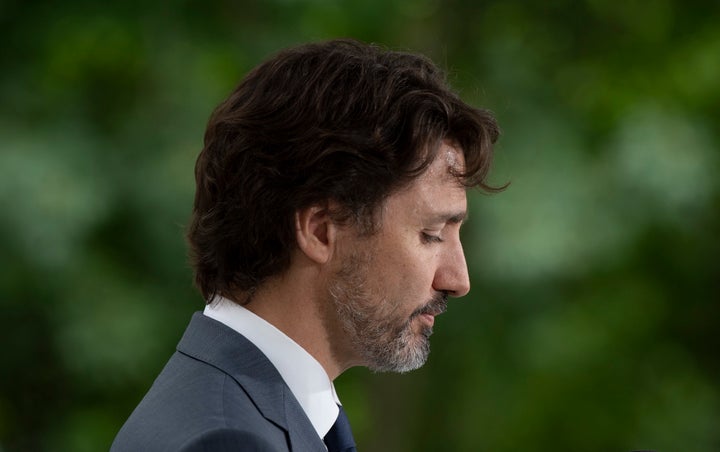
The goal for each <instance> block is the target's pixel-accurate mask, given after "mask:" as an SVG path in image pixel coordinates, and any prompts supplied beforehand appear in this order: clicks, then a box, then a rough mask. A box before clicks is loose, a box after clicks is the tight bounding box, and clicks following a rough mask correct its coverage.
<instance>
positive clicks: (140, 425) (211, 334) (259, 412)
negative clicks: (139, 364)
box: [111, 313, 326, 452]
mask: <svg viewBox="0 0 720 452" xmlns="http://www.w3.org/2000/svg"><path fill="white" fill-rule="evenodd" d="M111 451H112V452H125V451H128V452H130V451H132V452H138V451H153V452H155V451H188V452H189V451H243V452H244V451H263V452H266V451H267V452H270V451H272V452H279V451H293V452H325V451H326V448H325V446H324V444H323V442H322V440H321V439H320V437H319V436H318V434H317V432H316V431H315V429H314V428H313V426H312V424H311V423H310V420H309V419H308V418H307V416H306V415H305V413H304V411H303V410H302V408H301V407H300V404H299V403H298V401H297V399H295V397H294V396H293V394H292V393H291V392H290V389H289V388H288V386H287V385H286V384H285V382H284V381H283V379H282V377H280V374H279V373H278V371H277V370H276V369H275V367H274V366H273V365H272V364H271V363H270V361H268V359H267V358H266V357H265V355H263V353H262V352H260V350H258V348H257V347H255V346H254V345H253V344H252V343H251V342H250V341H248V340H247V339H245V337H243V336H242V335H241V334H239V333H237V332H236V331H234V330H233V329H231V328H229V327H227V326H225V325H223V324H222V323H220V322H218V321H216V320H213V319H211V318H209V317H206V316H204V315H202V314H201V313H196V314H194V315H193V318H192V320H191V321H190V325H189V326H188V328H187V330H186V331H185V334H184V335H183V338H182V339H181V340H180V343H179V344H178V346H177V352H176V353H175V354H174V355H173V356H172V357H171V358H170V361H169V362H168V363H167V365H166V366H165V368H164V369H163V371H162V372H161V373H160V375H159V376H158V378H157V379H156V380H155V383H153V386H152V387H151V388H150V391H148V393H147V394H146V395H145V398H143V400H142V401H141V402H140V404H139V405H138V406H137V408H135V411H133V413H132V415H130V418H129V419H128V420H127V422H126V423H125V425H124V426H123V427H122V429H120V432H119V433H118V435H117V437H116V438H115V441H114V442H113V445H112V448H111Z"/></svg>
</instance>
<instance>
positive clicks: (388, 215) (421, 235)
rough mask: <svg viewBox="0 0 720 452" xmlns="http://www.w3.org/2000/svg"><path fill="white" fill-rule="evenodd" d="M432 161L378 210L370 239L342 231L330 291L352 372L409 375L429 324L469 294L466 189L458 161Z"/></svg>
mask: <svg viewBox="0 0 720 452" xmlns="http://www.w3.org/2000/svg"><path fill="white" fill-rule="evenodd" d="M437 155H438V156H437V158H436V159H435V160H434V161H433V162H432V163H431V164H430V166H429V167H428V168H427V170H426V171H425V172H424V173H423V174H422V175H421V176H420V177H418V178H417V179H416V180H415V181H414V182H413V183H412V184H410V185H409V186H408V187H406V188H405V189H403V190H401V191H399V192H397V193H395V194H393V195H391V196H390V197H389V198H388V199H387V200H386V202H385V203H384V205H383V207H382V212H381V226H380V229H379V230H378V231H377V233H376V234H374V235H372V236H370V237H363V236H360V235H358V233H357V231H355V229H354V228H352V227H348V228H345V229H344V230H343V234H344V237H343V240H344V242H343V243H345V245H344V246H343V249H342V250H341V257H340V263H339V265H338V268H337V270H336V271H335V273H334V275H333V277H332V278H331V281H330V282H329V284H328V292H329V298H330V300H331V301H332V303H333V305H334V307H335V311H336V313H337V318H338V319H339V323H340V326H341V329H342V331H343V333H344V342H345V343H346V344H347V347H348V348H349V350H351V354H352V357H351V358H350V361H351V365H362V366H366V367H368V368H370V369H371V370H374V371H392V372H407V371H410V370H413V369H417V368H419V367H421V366H422V365H423V364H424V363H425V361H426V360H427V357H428V354H429V352H430V343H429V337H430V335H431V334H432V327H433V324H434V320H435V316H436V315H439V314H441V313H442V312H444V311H445V308H446V306H447V297H448V296H455V297H459V296H463V295H465V294H467V292H468V291H469V289H470V282H469V278H468V272H467V265H466V263H465V256H464V253H463V249H462V244H461V243H460V226H461V225H462V222H463V220H464V218H465V216H466V211H467V199H466V195H465V187H463V186H462V185H461V184H460V183H459V181H458V180H457V178H456V177H455V176H453V175H452V174H451V170H452V169H456V170H458V169H462V165H463V163H464V161H463V155H462V153H461V152H459V151H458V150H457V149H455V148H453V147H452V146H451V145H450V144H449V143H443V144H442V146H441V149H440V150H439V153H438V154H437Z"/></svg>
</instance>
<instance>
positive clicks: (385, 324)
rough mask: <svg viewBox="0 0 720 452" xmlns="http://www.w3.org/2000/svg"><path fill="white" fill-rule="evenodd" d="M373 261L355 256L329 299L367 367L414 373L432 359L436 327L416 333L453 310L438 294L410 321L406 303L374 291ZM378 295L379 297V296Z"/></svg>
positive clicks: (332, 284) (336, 279)
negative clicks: (426, 319) (426, 320)
mask: <svg viewBox="0 0 720 452" xmlns="http://www.w3.org/2000/svg"><path fill="white" fill-rule="evenodd" d="M370 265H371V259H370V258H369V256H359V255H353V256H351V257H349V258H348V259H347V260H346V262H344V263H343V265H342V267H341V268H340V270H339V271H338V272H337V273H336V274H335V277H334V278H333V280H332V281H331V282H330V286H329V295H330V299H331V301H332V304H333V306H334V308H335V312H336V314H337V318H338V319H339V320H340V324H341V326H342V329H343V332H344V333H345V335H346V337H347V338H348V339H349V343H350V346H351V347H352V349H353V351H354V352H355V353H356V354H357V355H358V356H359V357H360V359H361V361H362V364H363V365H365V366H366V367H368V368H369V369H370V370H372V371H375V372H400V373H403V372H408V371H411V370H415V369H417V368H419V367H422V365H423V364H425V361H427V358H428V355H429V354H430V335H431V334H432V331H433V330H432V327H430V326H428V325H424V324H423V325H421V326H420V328H421V329H420V331H419V332H415V331H414V330H413V321H414V320H415V318H416V317H418V316H420V315H422V314H432V315H438V314H441V313H443V312H445V309H446V308H447V294H445V293H443V292H438V293H437V294H436V295H435V296H434V297H433V298H432V299H431V300H429V301H428V302H427V303H425V304H424V305H423V306H421V307H420V308H418V309H416V310H415V311H413V312H412V313H411V314H410V316H406V315H404V314H402V313H398V312H397V310H398V308H401V307H402V306H401V305H402V303H399V302H397V301H396V300H387V299H384V298H381V297H379V296H377V295H376V294H372V293H370V292H369V290H368V287H367V286H368V273H369V269H370ZM373 295H375V296H373Z"/></svg>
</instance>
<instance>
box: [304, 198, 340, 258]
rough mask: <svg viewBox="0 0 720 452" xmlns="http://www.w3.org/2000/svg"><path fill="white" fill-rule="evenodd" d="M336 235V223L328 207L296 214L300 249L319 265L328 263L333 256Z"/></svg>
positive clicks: (313, 207)
mask: <svg viewBox="0 0 720 452" xmlns="http://www.w3.org/2000/svg"><path fill="white" fill-rule="evenodd" d="M335 233H336V227H335V223H334V222H333V221H332V218H331V216H330V209H329V207H328V206H327V205H324V206H319V205H315V206H311V207H308V208H306V209H303V210H298V211H296V212H295V238H296V240H297V244H298V248H300V251H302V252H303V253H304V254H305V255H306V256H307V257H308V258H310V259H311V260H313V261H315V262H317V263H318V264H324V263H326V262H327V261H328V260H329V259H330V257H331V256H332V250H333V246H334V245H335Z"/></svg>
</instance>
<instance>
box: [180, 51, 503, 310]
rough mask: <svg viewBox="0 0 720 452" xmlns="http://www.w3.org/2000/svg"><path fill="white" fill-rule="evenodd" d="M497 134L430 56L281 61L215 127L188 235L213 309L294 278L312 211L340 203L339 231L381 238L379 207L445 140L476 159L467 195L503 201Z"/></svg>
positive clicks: (315, 54) (226, 105)
mask: <svg viewBox="0 0 720 452" xmlns="http://www.w3.org/2000/svg"><path fill="white" fill-rule="evenodd" d="M498 134H499V131H498V126H497V123H496V122H495V119H494V118H493V116H492V115H491V114H490V113H489V112H488V111H486V110H482V109H477V108H473V107H471V106H469V105H467V104H465V103H464V102H463V101H461V100H460V98H459V97H458V96H457V95H456V94H455V93H454V92H452V91H451V90H450V89H449V88H448V86H447V84H446V81H445V76H444V74H443V73H442V71H440V70H439V69H438V68H437V67H436V66H435V65H434V64H433V63H432V62H431V61H429V60H428V59H427V58H425V57H423V56H419V55H414V54H409V53H403V52H394V51H387V50H384V49H382V48H380V47H377V46H374V45H367V44H363V43H360V42H357V41H351V40H334V41H328V42H321V43H314V44H307V45H302V46H299V47H295V48H290V49H287V50H284V51H281V52H280V53H278V54H276V55H275V56H273V57H272V58H270V59H268V60H267V61H265V62H264V63H262V64H260V65H259V66H257V67H256V68H255V69H253V70H252V71H251V72H250V73H249V74H247V76H246V77H245V78H244V79H243V80H242V82H241V83H240V85H239V86H238V87H237V88H236V89H235V90H234V91H233V92H232V94H231V95H230V97H229V98H228V99H227V100H225V101H224V102H223V103H221V104H220V105H219V106H218V107H217V109H216V110H215V111H214V113H213V114H212V116H211V118H210V121H209V123H208V126H207V130H206V132H205V146H204V148H203V150H202V152H201V153H200V156H199V157H198V160H197V163H196V166H195V178H196V182H197V191H196V194H195V203H194V208H193V213H192V218H191V223H190V226H189V231H188V241H189V243H190V249H191V260H192V264H193V267H194V270H195V282H196V284H197V286H198V288H199V289H200V291H201V292H202V294H203V296H204V297H205V299H206V300H207V301H208V302H209V301H210V300H211V299H212V297H213V296H215V295H217V294H219V295H224V296H228V297H233V296H236V295H237V294H238V293H245V294H246V297H247V296H249V294H251V293H252V292H253V291H254V290H255V289H257V287H258V286H259V285H260V284H262V283H263V281H265V280H266V279H267V278H269V277H271V276H274V275H278V274H280V273H282V272H283V271H285V270H286V269H287V268H288V267H289V265H290V258H291V255H292V252H293V250H294V249H295V246H296V242H295V228H294V214H295V212H296V211H298V210H299V209H303V208H305V207H309V206H312V205H315V204H318V203H325V202H327V201H329V200H332V201H334V203H336V204H337V205H339V206H340V208H339V209H338V210H337V211H335V212H333V215H334V219H335V220H336V221H338V222H347V221H352V222H354V223H355V224H356V225H357V226H358V230H359V231H361V232H362V233H366V234H372V233H373V232H374V229H375V225H376V223H377V221H376V220H375V217H376V216H377V215H376V213H377V210H378V207H379V206H380V205H381V204H382V203H383V201H384V200H385V199H386V198H387V197H388V196H389V195H391V194H392V193H394V192H396V191H397V190H398V189H400V188H402V187H404V186H407V185H408V184H409V183H410V182H412V181H413V180H414V179H415V178H417V177H418V176H419V175H420V174H422V172H423V171H424V170H425V168H426V167H427V166H428V165H429V164H430V163H431V162H432V161H433V159H434V158H435V156H436V153H437V150H438V148H439V145H440V142H441V141H442V140H450V141H451V142H452V143H453V144H454V145H456V146H458V147H459V148H460V149H461V150H462V151H463V153H464V155H465V170H464V171H463V172H462V173H461V174H457V177H458V178H459V180H460V181H461V182H462V183H463V184H465V185H466V186H468V187H480V188H482V189H485V190H487V191H494V189H493V188H492V187H490V186H488V184H487V183H486V181H485V178H486V175H487V173H488V170H489V166H490V160H491V155H492V145H493V143H494V142H495V141H496V139H497V137H498Z"/></svg>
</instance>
